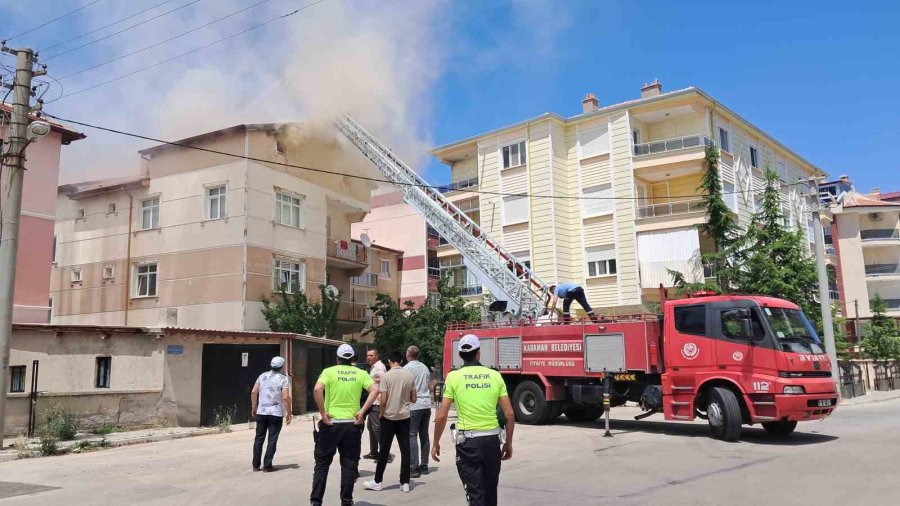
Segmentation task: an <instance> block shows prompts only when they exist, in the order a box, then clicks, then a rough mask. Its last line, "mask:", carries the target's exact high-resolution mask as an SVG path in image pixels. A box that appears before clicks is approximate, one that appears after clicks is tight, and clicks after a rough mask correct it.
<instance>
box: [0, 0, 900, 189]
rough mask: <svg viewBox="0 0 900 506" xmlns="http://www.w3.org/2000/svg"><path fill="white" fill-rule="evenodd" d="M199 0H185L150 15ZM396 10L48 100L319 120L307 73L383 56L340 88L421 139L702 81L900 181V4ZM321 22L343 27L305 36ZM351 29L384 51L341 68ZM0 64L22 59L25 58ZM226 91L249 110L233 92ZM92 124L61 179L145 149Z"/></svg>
mask: <svg viewBox="0 0 900 506" xmlns="http://www.w3.org/2000/svg"><path fill="white" fill-rule="evenodd" d="M88 1H89V0H81V1H80V2H79V1H55V2H54V1H43V2H37V3H32V4H29V5H28V7H29V8H33V10H31V11H27V12H26V11H24V10H23V8H22V6H21V4H20V3H19V2H13V1H12V0H0V19H4V21H5V22H4V28H3V29H2V30H0V31H2V32H11V33H18V32H20V31H23V30H24V29H26V28H29V27H31V26H34V25H36V24H39V23H40V22H43V21H46V20H48V19H51V18H52V17H55V16H56V15H59V14H60V13H63V12H66V11H67V10H71V9H72V8H74V7H76V6H77V5H79V4H86V3H88ZM159 1H160V0H141V1H135V2H114V1H112V0H101V2H99V3H97V4H96V5H92V6H89V7H87V8H85V9H84V10H83V11H80V12H79V13H78V14H76V15H73V16H70V17H68V18H66V20H65V21H63V22H59V23H55V24H53V25H50V26H48V27H47V28H46V29H42V30H39V31H37V32H35V33H32V34H29V35H27V36H23V37H22V38H20V39H17V40H15V41H13V44H12V45H16V44H28V45H31V46H34V47H38V48H40V47H42V46H43V47H46V46H47V45H50V44H53V43H55V42H58V41H60V40H64V39H65V38H67V37H71V36H73V35H78V34H80V33H84V32H85V31H87V30H90V29H94V28H97V27H100V26H102V25H103V24H106V23H109V22H111V21H114V20H116V19H118V18H121V17H124V16H126V15H129V14H132V13H134V12H137V11H139V10H141V9H142V8H146V7H149V6H151V5H154V4H156V3H159ZM188 1H189V0H174V1H172V2H171V3H170V4H169V5H167V6H163V7H161V8H160V9H158V10H156V11H153V12H161V11H162V10H163V9H168V8H173V7H176V6H179V5H183V4H186V3H188ZM255 1H257V0H216V1H213V0H203V1H201V2H198V3H197V4H196V5H191V6H189V7H187V8H184V9H182V10H180V11H179V12H178V13H177V14H172V15H170V16H167V17H165V18H164V19H163V20H161V21H156V22H150V23H147V25H146V26H142V27H140V28H136V29H134V30H130V31H128V32H127V33H125V34H122V35H120V36H116V37H112V38H110V39H109V40H107V41H103V42H100V43H97V44H95V45H92V46H90V47H89V48H85V49H82V50H79V51H75V52H73V53H70V54H69V55H65V56H61V57H59V58H57V59H54V60H52V61H51V62H50V64H51V65H50V68H51V73H53V74H55V75H65V74H66V73H69V72H72V71H74V70H78V69H80V68H84V67H85V66H88V65H91V64H95V63H97V62H102V61H105V60H106V59H109V58H111V57H114V56H117V55H119V54H122V53H124V52H127V51H130V50H134V49H139V48H142V47H144V46H146V45H148V44H149V43H152V42H155V41H158V40H162V39H165V38H167V37H168V36H171V35H173V34H177V33H181V32H182V31H184V30H187V29H190V28H193V27H195V26H198V25H199V24H202V23H204V22H206V21H207V20H211V19H215V18H217V17H219V16H222V15H225V14H228V13H230V12H233V11H235V10H237V9H240V8H242V7H245V6H248V5H250V4H253V3H255ZM305 3H308V1H304V0H272V1H271V2H269V3H267V4H265V5H263V6H260V7H259V8H254V9H252V10H251V11H248V12H247V13H244V14H242V15H240V16H235V17H234V18H229V19H227V20H225V21H223V22H221V23H217V24H216V25H215V26H213V27H210V28H208V29H203V30H199V31H198V32H197V33H192V34H190V35H189V36H185V37H183V38H181V39H179V40H178V41H177V42H175V43H170V44H166V45H164V46H161V47H159V48H155V49H153V50H150V51H147V52H144V53H141V54H140V55H138V56H135V57H131V58H127V59H124V60H122V61H120V62H116V63H115V64H113V65H109V66H107V67H104V68H102V69H100V70H98V71H95V72H91V73H87V74H86V75H81V76H77V77H73V78H71V79H69V80H64V83H65V85H66V91H67V92H71V91H72V90H77V89H81V88H83V87H85V86H90V85H92V84H94V83H96V82H99V81H101V80H104V79H108V78H110V77H114V76H117V75H121V74H123V73H126V72H129V71H131V70H134V69H136V68H140V67H141V66H143V65H147V64H150V63H153V62H156V61H159V60H161V59H165V58H166V57H169V56H172V55H175V54H178V53H179V52H183V51H185V50H187V49H192V48H194V47H197V46H199V45H201V44H204V43H207V42H209V41H212V40H216V39H217V38H219V37H222V36H225V35H228V34H231V33H234V32H235V31H237V30H240V29H243V28H246V27H248V26H251V25H253V24H254V23H257V22H259V21H260V20H265V19H268V18H270V17H272V16H273V15H277V14H281V13H283V12H286V11H287V10H291V9H292V8H296V7H297V6H300V5H303V4H305ZM123 4H124V5H123ZM426 4H427V7H420V6H421V5H426ZM386 5H387V4H383V3H380V2H374V1H369V0H326V1H325V2H323V3H322V4H321V5H317V6H315V7H312V8H310V9H309V10H308V11H305V12H304V13H303V15H301V16H296V17H294V18H290V19H288V20H285V21H281V22H278V23H273V24H271V25H267V26H266V27H265V28H263V29H261V30H257V31H254V32H251V33H249V34H247V35H244V36H241V37H238V38H235V39H231V40H229V41H227V42H224V43H222V44H219V45H216V46H214V47H211V48H209V49H206V50H203V51H202V52H198V53H196V54H194V55H191V56H190V57H188V58H182V59H180V60H177V61H175V62H172V63H170V64H166V65H163V66H160V67H158V68H156V69H154V70H153V71H149V72H144V73H141V74H138V75H136V76H134V77H130V78H127V79H123V80H121V81H119V82H117V83H114V84H111V85H108V86H104V87H102V88H98V89H97V90H94V91H90V92H86V93H83V94H80V95H77V96H73V97H69V98H66V99H63V100H61V101H60V102H59V103H55V104H48V106H47V110H48V111H52V112H55V113H56V114H60V115H68V116H70V117H72V118H75V119H82V120H85V121H89V122H96V123H98V124H103V125H107V126H112V127H119V128H125V129H128V130H132V131H136V132H140V133H145V134H150V135H159V136H166V137H167V138H173V136H179V135H184V132H185V131H187V130H185V128H188V127H194V128H200V127H203V128H213V127H215V126H227V125H228V124H233V123H235V122H250V121H267V120H268V121H278V120H284V119H285V118H276V117H270V116H273V115H277V114H284V113H285V111H286V110H287V111H295V109H291V108H288V107H286V106H284V103H285V101H288V102H291V103H295V102H296V103H300V104H301V107H299V108H298V109H296V111H299V112H297V113H296V114H297V115H299V116H303V115H304V114H308V113H309V112H310V111H311V110H312V109H311V108H310V107H311V106H310V103H315V102H317V100H316V98H317V96H319V95H328V94H329V92H330V91H331V90H330V88H331V87H329V86H324V87H317V86H318V85H319V84H320V83H317V82H315V81H310V80H309V76H308V75H312V74H328V73H335V74H336V75H339V76H340V75H343V74H342V72H345V71H347V70H346V68H357V67H366V68H365V69H363V70H362V71H361V72H362V73H361V74H360V75H359V78H358V79H349V80H351V81H354V80H356V81H359V83H358V86H359V87H358V88H353V87H350V88H341V89H340V90H338V91H339V92H340V94H341V96H344V97H346V96H348V95H352V94H360V95H365V94H369V93H371V97H372V99H371V101H375V102H377V101H379V100H381V98H384V100H385V101H388V102H392V101H394V100H396V103H391V104H389V105H386V106H385V107H384V108H383V110H379V112H382V113H383V112H384V111H388V113H389V114H397V115H400V116H402V121H400V122H399V123H398V124H399V125H410V129H415V130H418V131H417V132H416V134H417V135H416V137H417V141H419V142H418V143H415V146H417V147H423V146H424V145H426V144H430V145H436V144H443V143H447V142H452V141H455V140H459V139H461V138H464V137H468V136H471V135H474V134H477V133H481V132H484V131H487V130H490V129H493V128H496V127H499V126H503V125H506V124H510V123H514V122H517V121H520V120H523V119H525V118H528V117H532V116H536V115H538V114H541V113H543V112H547V111H554V112H557V113H559V114H562V115H566V116H568V115H572V114H575V113H577V112H579V111H580V107H581V105H580V101H581V98H582V97H583V96H584V94H585V93H587V92H593V93H595V94H596V95H597V96H598V98H599V99H600V101H601V104H613V103H617V102H621V101H624V100H629V99H633V98H636V97H637V96H638V95H639V89H640V86H641V84H642V83H644V82H645V81H650V80H652V79H654V78H658V79H659V80H660V81H661V82H662V84H663V87H664V90H675V89H680V88H684V87H687V86H698V87H700V88H702V89H704V90H705V91H707V92H708V93H710V94H712V95H713V96H715V97H716V98H718V99H719V100H721V101H722V102H723V103H725V104H727V105H728V106H729V107H730V108H732V109H734V110H735V111H737V112H738V113H740V114H741V115H743V116H744V117H745V118H747V119H748V120H750V121H752V122H754V123H755V124H756V125H758V126H759V127H761V128H763V129H764V130H766V131H767V132H769V133H770V134H771V135H773V136H775V137H776V138H778V139H779V140H781V141H782V142H784V143H785V144H786V145H788V146H790V147H791V148H793V149H794V150H795V151H797V152H798V153H800V154H801V155H802V156H804V157H805V158H807V159H808V160H810V161H811V162H813V163H815V164H816V165H818V166H819V167H821V168H822V169H823V170H825V171H826V172H828V173H830V174H831V175H832V176H837V175H839V174H844V173H846V174H849V175H850V176H851V178H852V179H853V181H854V183H855V184H856V185H857V188H858V189H860V190H865V191H868V190H869V189H870V188H871V187H873V186H878V187H880V188H881V189H882V191H890V190H900V162H898V160H900V142H898V140H897V139H896V136H897V135H898V133H900V129H898V128H897V126H898V118H900V100H898V98H897V96H898V94H897V88H898V85H900V29H898V27H900V2H887V1H883V2H859V3H857V4H848V3H847V2H827V1H820V2H811V1H799V2H774V1H772V2H770V1H756V2H752V3H747V2H741V3H737V2H687V1H685V2H661V1H658V2H656V1H642V2H635V1H621V2H620V1H590V2H551V1H549V0H547V1H539V0H498V1H495V2H487V1H476V0H466V1H457V2H450V1H449V0H434V1H428V2H416V3H415V6H413V4H412V3H404V2H399V3H398V2H394V3H393V4H391V5H392V6H393V7H385V6H386ZM392 9H393V10H392ZM135 19H141V18H135ZM10 20H11V21H10ZM317 27H318V28H321V27H327V28H329V30H320V31H322V33H321V34H319V35H318V36H315V35H307V33H311V32H314V31H315V29H316V28H317ZM357 27H362V28H360V29H359V30H357ZM111 30H112V29H108V30H106V31H101V32H98V34H97V36H99V35H100V34H106V33H109V32H110V31H111ZM367 30H368V31H367ZM11 33H4V34H2V36H10V35H11ZM360 33H367V34H369V35H370V36H371V37H370V38H368V39H367V38H366V37H364V36H361V35H360ZM94 37H95V36H92V37H88V38H86V39H84V40H91V38H94ZM379 37H382V38H383V39H384V41H385V43H384V45H383V47H381V46H382V45H381V44H380V41H381V39H379ZM285 41H291V42H289V43H287V42H285ZM373 41H375V42H379V43H378V44H373ZM354 44H356V45H363V46H366V47H365V48H364V49H366V50H369V48H372V49H371V54H372V55H373V57H372V58H371V61H368V62H365V61H364V62H360V61H358V60H356V61H354V62H353V63H348V64H340V65H335V64H334V61H336V62H340V58H339V57H340V56H346V55H348V54H350V55H354V54H357V53H358V49H359V48H354ZM67 47H71V46H67ZM379 48H380V49H379ZM379 51H381V52H379ZM51 54H52V52H51ZM319 55H324V56H323V57H322V58H317V56H319ZM313 60H315V61H313ZM320 60H326V61H325V62H323V61H320ZM329 60H333V61H329ZM0 61H2V62H4V63H6V64H10V63H12V60H11V59H10V58H9V57H4V58H3V59H2V60H0ZM307 61H309V62H310V63H309V65H307ZM286 62H288V63H286ZM379 65H382V67H380V66H379ZM390 69H395V70H397V71H395V72H391V71H390ZM291 75H294V77H295V82H300V83H301V84H302V86H296V85H295V86H293V87H292V88H290V89H286V90H279V89H278V88H279V87H285V86H286V85H282V84H279V83H282V82H283V78H285V76H291ZM298 75H300V77H299V78H298V77H297V76H298ZM385 83H386V85H385V86H379V85H381V84H385ZM384 88H387V89H400V90H401V92H400V93H399V95H400V96H398V97H394V96H388V95H379V90H382V91H383V89H384ZM260 90H264V91H263V92H261V91H260ZM272 90H275V91H272ZM304 93H305V94H306V95H305V96H302V97H300V98H297V97H296V96H292V94H294V95H298V94H299V95H304ZM48 95H51V94H50V93H48ZM273 97H280V98H278V99H277V100H276V99H274V98H273ZM379 97H381V98H379ZM326 101H327V100H326ZM229 102H230V103H233V104H241V105H240V106H236V107H230V108H226V107H223V104H224V103H229ZM248 104H249V105H248ZM250 105H253V106H254V107H250ZM258 105H262V107H256V106H258ZM223 110H226V111H224V112H223ZM225 112H227V114H226V113H225ZM288 119H303V118H302V117H298V118H293V117H291V118H288ZM390 127H391V125H388V128H387V131H389V132H390V131H394V132H395V133H396V130H397V128H396V125H394V129H393V130H391V128H390ZM87 133H88V134H89V138H88V140H87V141H82V142H79V143H76V144H73V145H72V146H70V147H68V148H66V151H64V158H63V168H64V179H86V178H88V177H89V176H94V175H95V174H101V175H103V176H107V175H114V174H119V173H120V172H126V171H133V170H135V169H136V167H137V157H136V156H135V155H134V151H135V150H136V149H139V148H140V147H143V145H139V144H136V143H135V142H134V141H130V140H128V139H120V138H114V137H112V136H108V135H104V134H100V133H97V132H91V131H87ZM398 142H401V141H398ZM419 152H421V150H419ZM423 163H424V164H425V165H426V166H427V168H426V170H425V174H426V175H427V176H428V177H429V178H430V179H431V180H432V181H434V182H443V181H446V180H447V179H448V178H449V174H448V171H447V170H446V168H445V167H443V166H441V165H440V164H438V163H436V162H434V161H431V162H428V161H427V159H424V161H423Z"/></svg>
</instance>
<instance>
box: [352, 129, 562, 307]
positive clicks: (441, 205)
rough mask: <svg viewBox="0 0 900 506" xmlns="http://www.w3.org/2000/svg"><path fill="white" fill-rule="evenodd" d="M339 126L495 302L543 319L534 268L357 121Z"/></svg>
mask: <svg viewBox="0 0 900 506" xmlns="http://www.w3.org/2000/svg"><path fill="white" fill-rule="evenodd" d="M334 124H335V127H337V129H338V130H339V131H340V132H341V133H342V134H344V136H345V137H347V139H349V140H350V142H352V143H353V144H354V145H355V146H356V147H357V148H359V150H360V151H361V152H362V154H363V155H364V156H365V157H366V158H368V159H369V161H371V162H372V165H374V166H375V168H377V169H378V170H379V171H380V172H381V173H382V174H384V176H385V177H386V178H387V179H388V180H389V181H390V182H392V183H394V185H395V186H396V187H397V188H399V189H400V191H402V192H403V194H404V200H405V201H406V203H407V204H409V205H410V206H411V207H412V208H413V209H415V210H416V211H417V212H418V213H419V214H421V215H422V216H423V217H424V218H425V221H427V222H428V224H429V225H431V227H432V228H434V229H435V230H436V231H437V232H438V233H439V234H440V235H441V237H443V238H445V239H446V240H447V242H449V243H450V244H451V245H452V246H453V247H454V248H456V249H457V250H458V251H459V252H460V254H462V256H463V259H464V260H465V264H466V267H467V268H468V269H469V270H471V271H473V273H474V274H475V276H476V277H477V278H478V280H479V281H481V283H482V284H484V285H485V286H487V288H488V289H489V290H490V291H491V293H493V295H494V297H496V298H497V299H498V300H505V301H506V302H507V311H508V312H509V313H511V314H513V315H515V316H522V317H531V318H536V317H538V316H541V315H542V314H543V311H544V304H545V301H546V297H547V294H548V293H549V287H548V286H547V285H546V284H544V283H543V282H542V281H541V280H540V279H539V278H538V277H537V276H536V275H535V274H534V273H533V272H532V271H531V269H529V268H528V267H527V266H526V265H525V264H523V263H522V262H521V261H519V260H518V259H517V258H516V257H514V256H513V255H512V254H511V253H509V252H508V251H506V250H505V249H504V248H503V247H502V246H500V244H499V243H498V242H497V241H494V240H493V239H491V238H490V237H489V236H488V235H487V234H486V233H485V232H484V230H483V229H482V228H481V227H479V226H478V224H477V223H475V222H474V221H472V219H471V218H469V217H468V216H467V215H466V214H465V213H464V212H462V211H460V210H459V208H457V207H456V206H455V205H454V204H453V203H452V202H450V200H448V199H447V198H446V197H444V195H443V194H442V193H441V192H440V191H438V189H437V188H434V187H432V186H430V185H429V184H428V183H427V182H426V181H425V180H424V179H423V178H422V177H420V176H419V175H418V174H416V172H415V171H413V170H412V169H410V168H409V166H407V165H406V164H405V163H403V161H402V160H400V159H399V158H398V157H397V156H395V155H394V154H393V153H392V152H391V150H390V149H388V148H387V147H386V146H384V145H383V144H381V142H379V141H378V140H377V139H376V138H375V137H373V136H372V135H371V134H370V133H369V132H367V131H366V130H365V129H364V128H363V127H362V126H360V125H359V123H357V122H356V120H354V119H353V118H351V117H350V116H343V117H342V118H340V119H338V120H336V121H335V123H334Z"/></svg>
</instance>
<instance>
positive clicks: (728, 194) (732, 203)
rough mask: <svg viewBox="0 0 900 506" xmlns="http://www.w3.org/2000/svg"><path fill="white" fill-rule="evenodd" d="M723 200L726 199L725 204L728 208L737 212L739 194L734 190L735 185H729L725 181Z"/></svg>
mask: <svg viewBox="0 0 900 506" xmlns="http://www.w3.org/2000/svg"><path fill="white" fill-rule="evenodd" d="M722 198H723V199H725V203H726V204H728V207H729V208H730V209H731V210H732V211H734V212H737V204H738V202H737V200H738V199H737V192H736V191H735V189H734V183H729V182H728V181H725V182H723V183H722Z"/></svg>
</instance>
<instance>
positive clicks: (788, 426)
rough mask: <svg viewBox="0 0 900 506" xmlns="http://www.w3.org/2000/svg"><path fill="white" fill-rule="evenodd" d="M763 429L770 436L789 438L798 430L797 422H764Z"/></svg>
mask: <svg viewBox="0 0 900 506" xmlns="http://www.w3.org/2000/svg"><path fill="white" fill-rule="evenodd" d="M762 426H763V429H766V432H768V433H769V434H774V435H776V436H787V435H788V434H790V433H791V432H794V429H796V428H797V422H796V421H790V422H789V421H787V420H778V421H777V422H763V424H762Z"/></svg>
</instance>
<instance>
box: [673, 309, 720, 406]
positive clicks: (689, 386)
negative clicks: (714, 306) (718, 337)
mask: <svg viewBox="0 0 900 506" xmlns="http://www.w3.org/2000/svg"><path fill="white" fill-rule="evenodd" d="M708 306H709V304H707V303H702V302H700V303H697V304H678V305H673V307H672V311H671V313H667V314H666V317H667V318H666V323H665V347H666V351H665V360H666V374H664V375H663V395H665V396H667V400H666V402H664V405H665V415H666V418H668V419H677V420H690V419H693V418H694V397H695V394H696V388H697V385H696V381H695V376H696V374H697V373H701V372H708V371H710V370H712V369H713V368H714V367H715V364H716V361H717V356H716V341H715V340H714V339H710V338H709V337H707V336H708V332H707V329H708V328H709V326H710V325H709V311H708V309H709V308H708ZM669 316H671V317H669Z"/></svg>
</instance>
